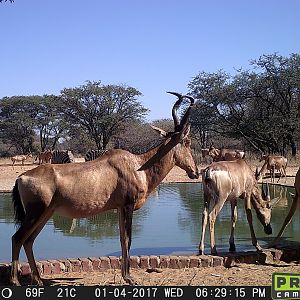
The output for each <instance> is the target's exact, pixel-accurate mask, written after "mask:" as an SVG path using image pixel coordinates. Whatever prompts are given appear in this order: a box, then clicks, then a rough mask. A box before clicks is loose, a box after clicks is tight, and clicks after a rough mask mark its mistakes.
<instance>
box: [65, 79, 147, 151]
mask: <svg viewBox="0 0 300 300" xmlns="http://www.w3.org/2000/svg"><path fill="white" fill-rule="evenodd" d="M140 95H141V93H140V92H139V91H138V90H137V89H135V88H133V87H128V86H121V85H102V84H101V82H100V81H98V82H90V81H89V82H87V84H85V85H82V86H80V87H76V88H66V89H64V90H62V92H61V98H60V99H61V110H62V112H63V114H64V115H65V117H66V120H67V122H68V123H69V125H70V126H72V127H81V128H82V129H83V130H84V131H85V132H86V134H87V135H88V136H90V137H91V138H92V139H93V141H94V142H95V145H96V146H97V148H98V149H105V148H106V147H107V145H108V143H109V141H110V140H111V138H112V137H113V136H115V135H116V134H118V133H119V132H120V131H122V130H124V128H125V126H126V123H127V122H128V121H129V120H140V119H142V118H143V117H144V116H145V114H146V113H147V111H148V110H147V109H146V108H144V107H143V106H142V105H141V103H140V102H139V101H138V100H137V97H138V96H140Z"/></svg>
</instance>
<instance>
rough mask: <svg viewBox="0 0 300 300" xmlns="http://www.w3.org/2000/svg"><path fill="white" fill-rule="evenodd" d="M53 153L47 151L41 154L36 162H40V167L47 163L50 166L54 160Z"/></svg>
mask: <svg viewBox="0 0 300 300" xmlns="http://www.w3.org/2000/svg"><path fill="white" fill-rule="evenodd" d="M52 156H53V154H52V151H51V150H46V151H44V152H41V153H39V154H38V155H37V157H36V159H35V160H37V159H38V160H39V165H41V164H43V163H46V164H49V163H51V159H52Z"/></svg>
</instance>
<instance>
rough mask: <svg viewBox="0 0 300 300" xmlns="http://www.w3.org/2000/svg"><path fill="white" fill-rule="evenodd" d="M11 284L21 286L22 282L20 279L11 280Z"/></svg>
mask: <svg viewBox="0 0 300 300" xmlns="http://www.w3.org/2000/svg"><path fill="white" fill-rule="evenodd" d="M10 284H11V285H12V286H21V284H20V282H19V281H18V280H11V281H10Z"/></svg>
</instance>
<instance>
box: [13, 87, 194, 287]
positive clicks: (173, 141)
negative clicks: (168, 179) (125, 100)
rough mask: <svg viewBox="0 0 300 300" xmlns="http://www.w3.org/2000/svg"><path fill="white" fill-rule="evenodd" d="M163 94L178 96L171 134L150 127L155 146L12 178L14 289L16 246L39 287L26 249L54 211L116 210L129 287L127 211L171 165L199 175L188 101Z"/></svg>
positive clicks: (83, 214) (88, 213) (80, 213)
mask: <svg viewBox="0 0 300 300" xmlns="http://www.w3.org/2000/svg"><path fill="white" fill-rule="evenodd" d="M169 93H171V94H174V95H175V96H177V97H178V100H177V101H176V103H175V104H174V106H173V109H172V115H173V119H174V127H175V128H174V129H175V130H174V132H169V133H167V132H165V131H164V130H162V129H159V128H157V127H154V129H155V130H156V131H158V132H159V133H160V134H161V135H163V136H164V141H163V142H162V143H161V144H160V145H159V146H157V147H155V148H153V149H151V150H149V151H147V152H145V153H143V154H139V155H137V154H133V153H130V152H128V151H125V150H121V149H113V150H110V151H108V152H107V153H105V154H104V155H103V156H100V157H99V158H98V159H96V160H92V161H88V162H84V163H72V164H58V165H52V164H50V165H49V164H45V165H40V166H38V167H36V168H35V169H32V170H30V171H27V172H25V173H24V174H22V175H20V176H19V177H18V178H17V180H16V184H15V186H14V189H13V203H14V207H15V219H16V222H17V223H19V224H20V227H19V229H18V230H17V232H16V233H15V234H14V235H13V236H12V268H11V279H10V280H11V283H12V284H15V285H19V281H18V278H17V273H18V260H19V253H20V249H21V247H22V246H24V249H25V252H26V255H27V258H28V262H29V264H30V268H31V270H32V281H33V282H34V283H37V284H39V285H41V284H42V280H41V277H40V275H39V272H38V269H37V267H36V263H35V259H34V256H33V251H32V245H33V242H34V240H35V238H36V237H37V235H38V234H39V233H40V231H41V230H42V228H43V227H44V225H45V224H46V222H47V221H48V220H49V218H50V217H51V216H52V215H53V213H54V212H56V213H58V214H59V215H61V216H65V217H69V218H86V217H90V216H93V215H95V214H98V213H101V212H104V211H107V210H111V209H117V210H118V215H119V229H120V242H121V249H122V263H121V273H122V276H123V278H124V280H125V281H126V282H127V283H129V284H133V283H134V280H133V278H132V277H131V276H130V272H129V271H130V270H129V264H130V257H129V250H130V245H131V233H132V216H133V211H134V210H137V209H139V208H141V207H142V206H143V205H144V203H145V201H146V198H147V197H148V196H149V194H150V193H151V192H152V191H153V190H154V189H155V188H156V187H157V186H158V185H159V183H160V182H161V181H162V180H163V179H164V177H165V176H166V175H167V174H168V173H169V171H170V170H171V169H172V168H173V167H174V166H175V165H176V166H178V167H180V168H181V169H183V170H185V171H186V173H187V175H188V176H189V177H190V178H192V179H195V178H198V177H199V172H198V169H197V166H196V164H195V162H194V160H193V157H192V153H191V148H190V145H191V141H190V139H189V138H188V135H189V131H190V125H189V124H188V116H189V114H190V110H191V107H192V106H193V104H194V99H193V98H192V97H190V96H182V95H180V94H177V93H174V92H169ZM183 98H188V99H189V100H190V101H191V103H190V106H189V107H188V109H187V110H186V112H185V114H184V115H183V117H182V119H181V121H179V119H178V117H177V115H176V112H177V110H178V108H179V106H180V105H181V103H182V101H183Z"/></svg>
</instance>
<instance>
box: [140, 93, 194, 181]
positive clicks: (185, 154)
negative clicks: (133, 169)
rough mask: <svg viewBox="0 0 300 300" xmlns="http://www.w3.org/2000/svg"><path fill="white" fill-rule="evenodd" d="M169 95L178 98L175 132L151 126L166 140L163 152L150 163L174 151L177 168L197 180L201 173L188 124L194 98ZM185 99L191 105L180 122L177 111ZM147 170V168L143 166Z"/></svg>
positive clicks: (174, 112) (175, 108)
mask: <svg viewBox="0 0 300 300" xmlns="http://www.w3.org/2000/svg"><path fill="white" fill-rule="evenodd" d="M167 93H169V94H172V95H175V96H176V97H178V100H177V101H176V102H175V104H174V106H173V108H172V117H173V121H174V131H172V132H166V131H165V130H163V129H161V128H158V127H155V126H151V127H152V128H153V129H154V130H155V131H157V132H158V133H159V134H160V135H161V136H162V137H164V138H165V142H164V146H163V147H161V151H159V152H158V153H157V155H155V157H153V158H152V159H151V160H150V161H149V162H148V163H147V165H149V164H154V163H155V162H157V161H158V160H160V159H161V158H162V157H163V156H164V155H165V154H167V153H168V152H169V151H171V150H172V151H174V155H173V160H174V163H175V165H176V166H178V167H180V168H181V169H183V170H185V171H186V173H187V175H188V176H189V178H191V179H196V178H199V171H198V168H197V165H196V163H195V161H194V159H193V156H192V150H191V140H190V138H189V137H188V136H189V132H190V125H189V124H188V117H189V114H190V110H191V108H192V106H193V105H194V102H195V100H194V98H193V97H191V96H188V95H181V94H179V93H175V92H167ZM184 98H187V99H189V100H190V105H189V107H188V108H187V110H186V112H185V113H184V115H183V116H182V118H181V120H179V118H178V116H177V110H178V108H179V107H180V105H181V103H182V101H183V99H184ZM143 168H145V166H143Z"/></svg>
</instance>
